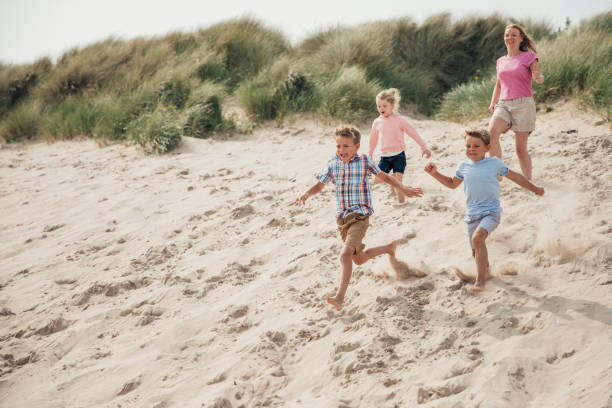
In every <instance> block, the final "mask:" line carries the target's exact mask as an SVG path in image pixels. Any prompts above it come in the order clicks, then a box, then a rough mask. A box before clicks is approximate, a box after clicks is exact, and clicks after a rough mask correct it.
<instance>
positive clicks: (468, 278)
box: [451, 265, 491, 286]
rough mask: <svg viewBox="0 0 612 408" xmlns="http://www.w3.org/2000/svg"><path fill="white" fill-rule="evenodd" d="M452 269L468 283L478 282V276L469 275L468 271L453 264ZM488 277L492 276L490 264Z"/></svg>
mask: <svg viewBox="0 0 612 408" xmlns="http://www.w3.org/2000/svg"><path fill="white" fill-rule="evenodd" d="M451 269H452V270H453V271H454V272H455V275H457V277H458V278H459V279H461V280H462V281H464V282H468V283H475V282H476V276H474V275H468V274H467V273H465V272H463V271H462V270H461V269H459V268H457V267H456V266H451ZM486 277H487V279H488V278H490V277H491V266H490V265H488V266H487V275H486ZM483 286H484V285H483Z"/></svg>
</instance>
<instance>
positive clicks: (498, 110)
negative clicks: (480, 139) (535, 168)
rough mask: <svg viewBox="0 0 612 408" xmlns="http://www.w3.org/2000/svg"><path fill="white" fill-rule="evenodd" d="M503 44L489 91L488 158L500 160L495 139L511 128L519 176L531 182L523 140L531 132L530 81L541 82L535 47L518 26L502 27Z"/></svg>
mask: <svg viewBox="0 0 612 408" xmlns="http://www.w3.org/2000/svg"><path fill="white" fill-rule="evenodd" d="M504 42H505V44H506V49H507V50H508V54H507V55H504V56H503V57H500V58H498V59H497V66H496V67H497V82H496V83H495V88H494V89H493V96H492V97H491V104H490V105H489V111H490V112H493V117H491V121H490V122H489V133H490V134H491V150H490V152H489V155H490V156H496V157H499V158H500V159H501V157H502V151H501V145H500V144H499V137H500V135H501V134H502V133H505V132H507V131H508V129H512V130H513V131H514V134H515V137H516V139H515V140H516V155H517V156H518V159H519V164H520V166H521V171H522V172H523V176H525V177H526V178H527V179H528V180H531V168H532V167H531V157H530V156H529V152H528V151H527V138H528V137H529V135H530V134H531V132H533V130H534V129H535V111H536V107H535V102H534V101H533V92H532V91H531V79H532V78H533V79H534V80H535V81H536V82H537V83H539V84H540V83H542V82H544V76H542V73H541V72H540V66H539V65H538V57H537V56H536V54H535V51H536V46H535V43H534V42H533V40H532V39H531V37H529V36H528V35H527V33H526V32H525V29H524V28H523V27H521V26H520V25H518V24H510V25H509V26H506V30H505V31H504Z"/></svg>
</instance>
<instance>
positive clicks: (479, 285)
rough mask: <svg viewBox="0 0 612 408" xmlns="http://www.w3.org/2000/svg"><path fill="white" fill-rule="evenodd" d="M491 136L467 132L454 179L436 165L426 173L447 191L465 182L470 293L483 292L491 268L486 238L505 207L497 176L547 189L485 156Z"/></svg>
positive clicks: (527, 186)
mask: <svg viewBox="0 0 612 408" xmlns="http://www.w3.org/2000/svg"><path fill="white" fill-rule="evenodd" d="M490 142H491V136H490V135H489V132H487V131H486V130H466V131H465V155H466V156H467V159H466V160H463V161H462V162H461V163H459V165H458V166H457V170H456V171H455V176H454V177H452V178H451V177H448V176H445V175H443V174H440V173H439V172H438V169H437V167H436V165H435V164H434V163H429V164H427V166H425V171H426V172H427V173H429V174H430V175H431V176H433V177H434V178H435V179H436V180H438V181H439V182H440V183H441V184H443V185H445V186H446V187H448V188H453V189H454V188H457V187H459V185H460V184H461V183H462V182H463V181H465V184H464V187H463V188H464V191H465V195H466V207H467V209H466V213H465V218H464V220H465V222H466V223H467V226H468V238H469V241H470V246H471V247H472V256H473V257H474V260H475V262H476V272H477V277H476V283H475V285H474V286H473V287H471V288H470V291H471V292H482V291H483V290H484V287H485V283H486V279H487V278H486V277H487V272H488V269H489V255H488V252H487V246H486V239H487V238H488V237H489V235H491V233H492V232H493V230H494V229H495V228H496V227H497V226H498V225H499V221H500V217H501V212H502V208H501V205H500V203H499V181H498V179H497V177H498V176H501V177H503V176H506V177H507V178H509V179H510V180H512V181H514V182H515V183H516V184H518V185H519V186H521V187H523V188H525V189H527V190H529V191H532V192H533V193H535V194H537V195H539V196H541V195H543V194H544V189H543V188H542V187H538V186H536V185H534V184H532V183H531V182H530V181H529V180H527V178H525V177H524V176H523V175H522V174H520V173H516V172H514V171H512V170H510V169H508V166H506V165H505V164H504V163H503V162H502V161H501V160H500V159H499V158H497V157H485V154H486V153H487V152H488V151H489V149H490V148H491V145H490Z"/></svg>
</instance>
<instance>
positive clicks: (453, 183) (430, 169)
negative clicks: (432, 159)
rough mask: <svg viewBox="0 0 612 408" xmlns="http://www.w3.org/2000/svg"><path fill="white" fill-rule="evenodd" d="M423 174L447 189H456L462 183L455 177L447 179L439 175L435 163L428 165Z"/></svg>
mask: <svg viewBox="0 0 612 408" xmlns="http://www.w3.org/2000/svg"><path fill="white" fill-rule="evenodd" d="M425 172H426V173H428V174H429V175H430V176H432V177H433V178H435V179H436V180H438V181H439V182H440V184H443V185H445V186H446V187H448V188H457V187H459V185H460V184H461V183H462V182H463V180H461V179H459V178H457V177H448V176H445V175H444V174H441V173H439V172H438V167H437V166H436V164H435V163H428V164H427V166H425Z"/></svg>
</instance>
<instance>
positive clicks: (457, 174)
mask: <svg viewBox="0 0 612 408" xmlns="http://www.w3.org/2000/svg"><path fill="white" fill-rule="evenodd" d="M462 164H463V163H459V164H458V165H457V170H455V177H457V178H458V179H459V180H463V166H462Z"/></svg>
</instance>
